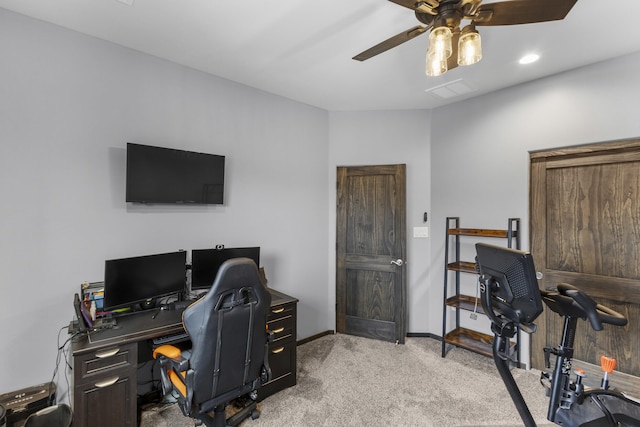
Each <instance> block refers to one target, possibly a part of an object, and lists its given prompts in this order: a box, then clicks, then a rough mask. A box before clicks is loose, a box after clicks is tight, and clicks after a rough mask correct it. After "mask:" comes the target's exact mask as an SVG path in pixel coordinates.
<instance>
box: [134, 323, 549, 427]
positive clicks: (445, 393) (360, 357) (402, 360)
mask: <svg viewBox="0 0 640 427" xmlns="http://www.w3.org/2000/svg"><path fill="white" fill-rule="evenodd" d="M512 373H513V376H514V378H515V379H516V382H517V383H518V386H519V387H520V389H521V392H522V394H523V396H524V398H525V400H526V401H527V404H528V405H529V409H530V410H531V413H532V415H533V417H534V418H535V420H536V423H537V424H538V425H540V426H542V425H553V424H551V423H549V422H548V421H547V420H546V407H547V404H548V400H547V398H546V397H545V390H544V388H543V387H542V386H541V385H540V383H539V381H538V379H539V376H540V372H539V371H535V370H530V371H525V370H521V369H513V371H512ZM260 412H261V414H260V418H259V419H257V420H255V421H252V420H250V419H249V420H246V421H245V422H243V423H242V426H243V427H272V426H273V427H275V426H278V427H281V426H288V427H297V426H300V427H303V426H372V427H377V426H380V427H382V426H385V427H386V426H422V427H424V426H427V427H429V426H458V427H463V426H505V427H506V426H521V425H523V424H522V421H521V419H520V416H519V415H518V412H517V410H516V408H515V406H514V404H513V402H512V401H511V398H510V397H509V394H508V392H507V390H506V388H505V386H504V384H503V383H502V380H501V379H500V376H499V374H498V371H497V369H496V367H495V365H494V364H493V359H490V358H487V357H484V356H480V355H478V354H475V353H472V352H469V351H466V350H463V349H459V348H453V349H451V350H450V351H449V353H448V355H447V357H446V358H442V357H440V341H437V340H434V339H430V338H408V339H407V343H406V344H405V345H395V344H392V343H387V342H382V341H377V340H371V339H366V338H359V337H354V336H350V335H342V334H337V335H329V336H325V337H322V338H320V339H317V340H314V341H312V342H310V343H307V344H304V345H302V346H299V347H298V384H297V385H296V386H295V387H291V388H289V389H286V390H284V391H282V392H280V393H278V394H276V395H274V396H271V397H269V398H267V399H265V400H264V401H263V402H262V403H261V404H260ZM140 425H141V426H143V427H165V426H167V427H169V426H171V427H180V426H193V425H194V423H193V421H192V420H190V419H189V418H186V417H184V416H182V413H181V412H180V410H179V409H178V408H177V407H176V405H159V406H156V407H152V408H149V409H147V410H145V411H144V412H143V414H142V421H141V424H140Z"/></svg>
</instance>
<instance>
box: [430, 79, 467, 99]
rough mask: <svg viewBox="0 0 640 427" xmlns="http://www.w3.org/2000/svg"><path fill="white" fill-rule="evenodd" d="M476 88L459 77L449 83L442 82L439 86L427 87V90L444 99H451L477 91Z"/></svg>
mask: <svg viewBox="0 0 640 427" xmlns="http://www.w3.org/2000/svg"><path fill="white" fill-rule="evenodd" d="M475 90H476V89H474V88H473V87H471V86H470V85H469V84H468V83H466V82H463V81H462V79H457V80H454V81H451V82H448V83H444V84H441V85H439V86H435V87H432V88H429V89H426V90H425V92H427V93H430V94H432V95H435V96H437V97H439V98H442V99H451V98H455V97H457V96H462V95H466V94H468V93H471V92H475Z"/></svg>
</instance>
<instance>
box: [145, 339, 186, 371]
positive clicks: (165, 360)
mask: <svg viewBox="0 0 640 427" xmlns="http://www.w3.org/2000/svg"><path fill="white" fill-rule="evenodd" d="M153 358H154V359H158V360H160V362H161V365H164V366H168V367H169V368H170V369H173V370H174V371H176V372H184V371H186V370H187V369H188V368H189V359H185V358H184V357H182V351H181V350H180V349H179V348H178V347H175V346H172V345H169V344H165V345H161V346H160V347H158V348H156V349H155V350H154V351H153Z"/></svg>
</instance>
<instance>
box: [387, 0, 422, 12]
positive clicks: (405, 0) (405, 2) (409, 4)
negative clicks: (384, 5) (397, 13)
mask: <svg viewBox="0 0 640 427" xmlns="http://www.w3.org/2000/svg"><path fill="white" fill-rule="evenodd" d="M389 1H390V2H393V3H395V4H399V5H400V6H404V7H406V8H407V9H411V10H414V9H415V5H416V3H418V1H419V0H389Z"/></svg>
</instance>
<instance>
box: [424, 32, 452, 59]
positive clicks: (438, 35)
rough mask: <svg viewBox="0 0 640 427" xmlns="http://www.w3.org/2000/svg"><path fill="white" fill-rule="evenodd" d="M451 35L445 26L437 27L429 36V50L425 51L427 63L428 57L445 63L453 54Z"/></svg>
mask: <svg viewBox="0 0 640 427" xmlns="http://www.w3.org/2000/svg"><path fill="white" fill-rule="evenodd" d="M452 37H453V34H452V33H451V29H450V28H449V27H447V26H442V27H437V28H434V29H433V30H431V33H430V34H429V49H428V50H427V61H428V60H429V58H428V57H429V56H436V57H437V58H438V59H439V60H444V61H446V60H447V58H449V57H450V56H451V53H452V52H453V49H452V46H451V38H452Z"/></svg>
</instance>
